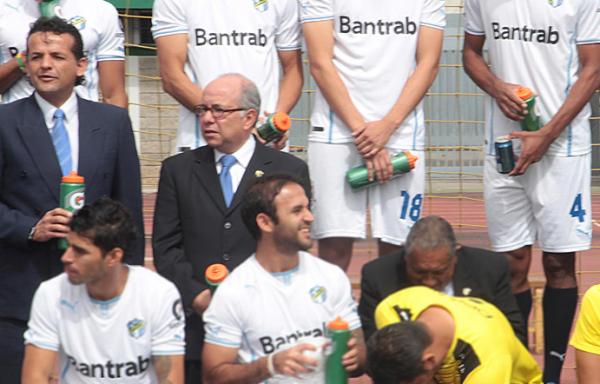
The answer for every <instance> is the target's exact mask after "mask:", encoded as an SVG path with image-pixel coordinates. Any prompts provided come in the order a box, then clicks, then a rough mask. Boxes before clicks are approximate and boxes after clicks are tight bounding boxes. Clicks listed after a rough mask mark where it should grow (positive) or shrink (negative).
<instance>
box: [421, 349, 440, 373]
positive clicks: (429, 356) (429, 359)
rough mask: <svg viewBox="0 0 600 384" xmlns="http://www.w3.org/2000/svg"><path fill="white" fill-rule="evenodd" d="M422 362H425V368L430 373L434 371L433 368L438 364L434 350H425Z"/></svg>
mask: <svg viewBox="0 0 600 384" xmlns="http://www.w3.org/2000/svg"><path fill="white" fill-rule="evenodd" d="M421 362H422V363H423V368H424V369H425V371H426V372H428V373H430V372H433V370H434V369H435V367H436V366H437V364H436V361H435V356H434V355H433V353H432V352H428V351H424V352H423V358H422V359H421Z"/></svg>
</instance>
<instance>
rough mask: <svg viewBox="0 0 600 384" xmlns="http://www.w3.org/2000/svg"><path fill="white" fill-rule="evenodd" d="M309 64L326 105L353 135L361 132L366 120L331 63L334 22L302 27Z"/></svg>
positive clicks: (317, 22) (326, 21) (306, 24)
mask: <svg viewBox="0 0 600 384" xmlns="http://www.w3.org/2000/svg"><path fill="white" fill-rule="evenodd" d="M302 30H303V32H304V39H305V40H306V47H307V53H308V62H309V64H310V73H311V75H312V76H313V78H314V79H315V81H316V82H317V85H318V86H319V89H320V90H321V93H322V94H323V97H325V100H327V104H329V106H330V107H331V109H333V111H334V112H335V114H336V115H338V116H339V117H340V119H342V121H343V122H344V124H346V126H347V127H348V128H350V130H351V131H352V132H354V131H357V130H360V129H362V128H363V126H364V124H365V119H364V118H363V116H362V115H361V114H360V112H359V111H358V109H357V108H356V106H355V105H354V104H353V103H352V99H350V94H349V93H348V89H347V88H346V85H344V82H343V81H342V78H341V77H340V75H339V73H338V71H337V69H336V68H335V66H334V64H333V46H334V38H333V20H324V21H314V22H307V23H304V24H303V25H302Z"/></svg>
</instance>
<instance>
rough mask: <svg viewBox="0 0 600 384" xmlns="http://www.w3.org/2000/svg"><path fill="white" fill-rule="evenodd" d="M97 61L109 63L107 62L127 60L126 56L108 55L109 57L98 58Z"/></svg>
mask: <svg viewBox="0 0 600 384" xmlns="http://www.w3.org/2000/svg"><path fill="white" fill-rule="evenodd" d="M96 60H97V61H107V60H120V61H123V60H125V56H116V55H108V56H98V57H97V58H96Z"/></svg>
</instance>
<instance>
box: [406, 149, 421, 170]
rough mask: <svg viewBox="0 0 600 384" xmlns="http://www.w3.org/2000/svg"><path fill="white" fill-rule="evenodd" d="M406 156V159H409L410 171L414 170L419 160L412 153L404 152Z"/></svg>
mask: <svg viewBox="0 0 600 384" xmlns="http://www.w3.org/2000/svg"><path fill="white" fill-rule="evenodd" d="M404 155H406V157H407V158H408V166H409V167H410V169H414V168H415V163H416V162H417V160H419V158H418V157H417V156H415V155H413V154H412V153H410V151H404Z"/></svg>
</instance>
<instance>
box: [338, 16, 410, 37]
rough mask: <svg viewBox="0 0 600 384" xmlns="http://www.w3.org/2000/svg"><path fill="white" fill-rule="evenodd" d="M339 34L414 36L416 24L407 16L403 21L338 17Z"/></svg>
mask: <svg viewBox="0 0 600 384" xmlns="http://www.w3.org/2000/svg"><path fill="white" fill-rule="evenodd" d="M340 33H354V34H356V35H392V34H394V35H414V34H415V33H417V23H415V22H414V21H412V20H410V19H409V18H408V16H407V17H406V18H405V19H404V21H401V20H396V21H383V20H381V19H379V20H377V21H359V20H352V19H350V17H348V16H340Z"/></svg>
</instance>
